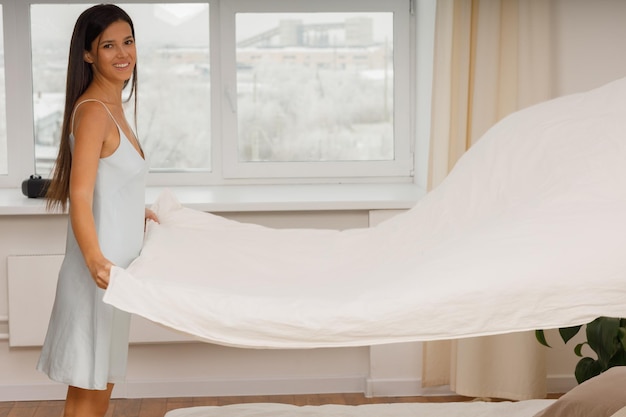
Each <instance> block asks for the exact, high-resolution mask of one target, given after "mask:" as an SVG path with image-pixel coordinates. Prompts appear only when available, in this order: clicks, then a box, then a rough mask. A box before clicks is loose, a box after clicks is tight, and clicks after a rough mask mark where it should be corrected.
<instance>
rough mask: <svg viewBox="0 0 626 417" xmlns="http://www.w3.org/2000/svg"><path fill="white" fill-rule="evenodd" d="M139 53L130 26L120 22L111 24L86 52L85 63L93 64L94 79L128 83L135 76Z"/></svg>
mask: <svg viewBox="0 0 626 417" xmlns="http://www.w3.org/2000/svg"><path fill="white" fill-rule="evenodd" d="M136 58H137V51H136V49H135V39H134V38H133V34H132V30H131V27H130V25H129V24H128V23H127V22H125V21H123V20H118V21H116V22H113V23H111V25H109V26H108V27H107V28H106V29H105V30H104V31H103V32H102V33H101V34H100V36H98V37H97V38H96V39H95V40H94V41H93V42H92V43H91V50H89V51H85V61H86V62H88V63H89V64H92V68H93V72H94V77H95V78H97V77H103V78H105V79H107V80H109V81H110V82H114V83H115V82H121V83H124V82H126V81H128V80H129V79H130V78H131V76H132V75H133V69H134V68H135V62H136Z"/></svg>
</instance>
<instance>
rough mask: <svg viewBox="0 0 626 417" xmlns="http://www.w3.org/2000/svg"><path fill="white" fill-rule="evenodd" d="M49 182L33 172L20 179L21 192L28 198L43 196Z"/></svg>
mask: <svg viewBox="0 0 626 417" xmlns="http://www.w3.org/2000/svg"><path fill="white" fill-rule="evenodd" d="M50 182H51V181H50V180H46V179H43V178H41V175H37V174H33V175H31V176H30V177H29V178H28V179H26V180H24V181H22V194H24V195H25V196H26V197H28V198H45V196H46V192H47V191H48V187H49V186H50Z"/></svg>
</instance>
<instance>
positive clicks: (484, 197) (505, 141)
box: [104, 79, 626, 348]
mask: <svg viewBox="0 0 626 417" xmlns="http://www.w3.org/2000/svg"><path fill="white" fill-rule="evenodd" d="M155 209H156V210H157V212H158V215H159V217H160V220H161V224H159V225H157V224H150V225H149V229H148V232H147V235H146V241H145V246H144V248H143V250H142V253H141V255H140V256H139V258H138V259H137V260H136V261H135V262H133V264H132V265H130V267H129V268H127V269H126V270H124V269H121V268H117V267H115V268H114V270H113V271H112V275H111V282H110V284H109V288H108V290H107V291H106V294H105V298H104V300H105V302H107V303H110V304H112V305H114V306H116V307H118V308H120V309H123V310H127V311H129V312H132V313H135V314H139V315H141V316H144V317H146V318H148V319H150V320H153V321H155V322H158V323H161V324H163V325H165V326H168V327H171V328H173V329H178V330H180V331H182V332H185V333H188V334H191V335H195V336H197V337H198V338H200V339H202V340H206V341H210V342H215V343H219V344H225V345H233V346H244V347H259V348H310V347H332V346H356V345H372V344H381V343H391V342H402V341H419V340H436V339H448V338H459V337H466V336H478V335H489V334H498V333H507V332H514V331H522V330H531V329H538V328H553V327H560V326H568V325H576V324H582V323H586V322H589V321H591V320H592V319H594V318H595V317H597V316H600V315H608V316H617V317H626V79H621V80H618V81H615V82H613V83H611V84H608V85H606V86H604V87H601V88H599V89H596V90H593V91H590V92H588V93H584V94H576V95H572V96H567V97H563V98H559V99H555V100H551V101H548V102H545V103H542V104H539V105H536V106H533V107H530V108H528V109H525V110H523V111H520V112H517V113H515V114H513V115H510V116H509V117H507V118H505V119H504V120H502V121H501V122H500V123H498V124H497V125H496V126H494V127H493V128H492V129H491V130H490V131H489V132H487V134H485V135H484V136H483V138H482V139H481V140H480V142H479V143H478V144H477V145H475V146H474V147H473V148H472V149H471V150H470V151H469V152H467V153H466V154H465V155H464V156H463V158H461V160H460V161H459V162H458V163H457V165H456V167H455V168H454V170H453V171H452V172H451V174H450V175H449V176H448V177H447V178H446V180H445V181H444V182H443V183H442V184H441V185H440V186H439V187H437V188H436V189H435V190H433V191H432V192H430V193H428V194H427V195H426V196H425V197H424V198H423V199H422V200H420V201H419V202H418V203H417V204H416V205H415V207H413V208H412V209H411V210H409V211H407V212H406V213H403V214H401V215H399V216H396V217H394V218H393V219H390V220H388V221H386V222H384V223H382V224H380V225H378V226H376V227H373V228H370V229H353V230H346V231H333V230H313V229H290V230H277V229H270V228H265V227H261V226H258V225H252V224H245V223H238V222H235V221H231V220H227V219H224V218H222V217H218V216H215V215H212V214H209V213H204V212H200V211H195V210H191V209H189V208H185V207H182V206H181V205H180V204H179V203H178V202H177V201H176V198H175V197H174V196H173V195H172V194H171V193H165V194H163V195H162V196H161V197H160V198H159V200H158V201H157V203H156V204H155Z"/></svg>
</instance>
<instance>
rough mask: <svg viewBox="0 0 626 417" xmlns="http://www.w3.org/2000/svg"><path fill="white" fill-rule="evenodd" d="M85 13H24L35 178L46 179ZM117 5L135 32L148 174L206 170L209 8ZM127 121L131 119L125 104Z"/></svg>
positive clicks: (66, 8) (52, 7)
mask: <svg viewBox="0 0 626 417" xmlns="http://www.w3.org/2000/svg"><path fill="white" fill-rule="evenodd" d="M89 6H91V5H90V4H80V5H77V4H45V5H33V6H31V34H32V54H33V56H32V66H33V91H34V97H33V106H34V114H35V157H36V167H37V173H40V174H41V175H47V174H48V173H49V171H50V168H51V166H52V163H53V162H54V158H55V157H56V152H57V148H58V143H59V134H60V130H61V126H60V125H61V123H62V117H63V105H64V97H65V78H66V68H67V55H68V52H69V42H70V38H71V34H72V30H73V26H74V23H75V21H76V19H77V18H78V16H79V15H80V13H82V12H83V11H84V10H85V9H86V8H87V7H89ZM120 6H121V7H122V8H123V9H124V10H126V12H128V14H129V15H130V16H131V18H132V19H133V23H134V25H135V35H136V38H137V39H136V41H137V53H138V57H137V63H138V64H137V70H138V76H137V77H138V93H139V94H138V107H137V133H138V136H139V139H140V141H141V143H142V146H143V147H144V149H145V150H146V153H147V154H148V156H149V158H150V167H151V171H207V170H210V168H211V167H210V161H211V156H210V153H211V137H210V130H211V117H210V112H211V108H210V84H209V79H210V74H209V70H210V67H209V7H208V4H201V3H194V4H191V3H189V4H183V3H181V4H149V3H146V4H120ZM181 28H184V30H181ZM127 117H128V119H129V121H131V122H132V120H133V119H134V116H133V108H132V100H131V102H129V103H128V108H127Z"/></svg>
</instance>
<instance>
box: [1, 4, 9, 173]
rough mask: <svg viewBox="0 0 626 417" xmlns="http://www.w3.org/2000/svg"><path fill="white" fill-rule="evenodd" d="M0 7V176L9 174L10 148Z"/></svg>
mask: <svg viewBox="0 0 626 417" xmlns="http://www.w3.org/2000/svg"><path fill="white" fill-rule="evenodd" d="M3 20H4V19H3V14H2V5H0V175H7V174H8V173H9V167H8V161H9V157H8V155H9V148H8V146H7V119H6V92H5V90H4V86H5V83H4V27H3V25H2V22H3Z"/></svg>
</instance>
